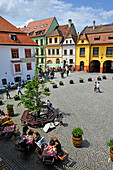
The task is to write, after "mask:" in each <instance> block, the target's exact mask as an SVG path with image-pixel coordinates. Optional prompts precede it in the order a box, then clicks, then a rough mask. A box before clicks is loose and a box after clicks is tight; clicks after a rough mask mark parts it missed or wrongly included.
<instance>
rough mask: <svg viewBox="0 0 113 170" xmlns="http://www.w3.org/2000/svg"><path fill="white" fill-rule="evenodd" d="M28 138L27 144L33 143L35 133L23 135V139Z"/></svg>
mask: <svg viewBox="0 0 113 170" xmlns="http://www.w3.org/2000/svg"><path fill="white" fill-rule="evenodd" d="M25 139H26V140H27V142H26V143H27V144H33V135H23V136H22V140H25Z"/></svg>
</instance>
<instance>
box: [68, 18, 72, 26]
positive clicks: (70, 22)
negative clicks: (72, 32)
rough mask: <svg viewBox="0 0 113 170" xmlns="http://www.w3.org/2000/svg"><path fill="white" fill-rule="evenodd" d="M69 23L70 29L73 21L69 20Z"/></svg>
mask: <svg viewBox="0 0 113 170" xmlns="http://www.w3.org/2000/svg"><path fill="white" fill-rule="evenodd" d="M68 23H69V27H71V24H72V20H71V19H69V20H68Z"/></svg>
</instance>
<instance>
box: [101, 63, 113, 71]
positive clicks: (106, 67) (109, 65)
mask: <svg viewBox="0 0 113 170" xmlns="http://www.w3.org/2000/svg"><path fill="white" fill-rule="evenodd" d="M103 73H113V61H111V60H107V61H105V62H104V63H103Z"/></svg>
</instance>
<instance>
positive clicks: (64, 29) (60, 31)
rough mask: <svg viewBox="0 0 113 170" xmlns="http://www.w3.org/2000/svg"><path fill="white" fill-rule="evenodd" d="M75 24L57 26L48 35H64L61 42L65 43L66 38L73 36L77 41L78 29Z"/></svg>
mask: <svg viewBox="0 0 113 170" xmlns="http://www.w3.org/2000/svg"><path fill="white" fill-rule="evenodd" d="M73 26H74V25H73V24H71V26H70V27H69V25H68V24H67V25H61V26H57V27H56V28H55V30H54V31H53V32H52V33H51V34H49V35H48V37H55V36H61V37H62V40H61V42H60V43H63V42H64V40H65V39H66V38H69V37H71V38H73V40H74V41H76V36H77V35H76V30H75V28H74V27H73Z"/></svg>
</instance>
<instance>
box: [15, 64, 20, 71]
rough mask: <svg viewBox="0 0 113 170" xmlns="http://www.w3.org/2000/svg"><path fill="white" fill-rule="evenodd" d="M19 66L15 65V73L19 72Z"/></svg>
mask: <svg viewBox="0 0 113 170" xmlns="http://www.w3.org/2000/svg"><path fill="white" fill-rule="evenodd" d="M20 71H21V70H20V64H15V72H20Z"/></svg>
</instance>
